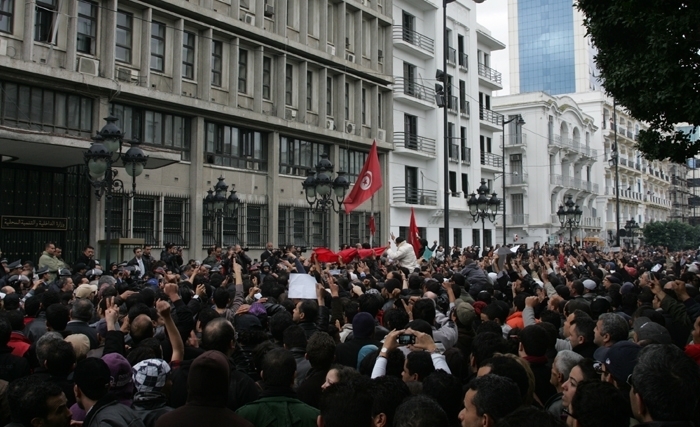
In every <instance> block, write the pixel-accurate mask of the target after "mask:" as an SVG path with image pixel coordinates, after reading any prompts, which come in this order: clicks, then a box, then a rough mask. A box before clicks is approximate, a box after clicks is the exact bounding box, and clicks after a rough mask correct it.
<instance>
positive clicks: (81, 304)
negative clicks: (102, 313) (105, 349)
mask: <svg viewBox="0 0 700 427" xmlns="http://www.w3.org/2000/svg"><path fill="white" fill-rule="evenodd" d="M94 314H95V306H94V305H92V302H91V301H90V300H89V299H87V298H80V299H77V300H75V302H73V307H72V308H71V311H70V318H71V320H70V322H68V324H67V325H66V331H69V332H71V333H74V334H85V336H87V337H88V338H89V339H90V349H93V350H94V349H96V348H97V347H99V346H100V341H99V339H98V338H97V329H95V328H91V327H90V325H89V324H88V322H89V321H90V320H91V319H92V316H93V315H94Z"/></svg>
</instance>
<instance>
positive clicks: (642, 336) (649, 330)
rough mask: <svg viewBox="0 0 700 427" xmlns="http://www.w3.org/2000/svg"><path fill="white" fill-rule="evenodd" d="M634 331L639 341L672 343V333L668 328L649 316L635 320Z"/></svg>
mask: <svg viewBox="0 0 700 427" xmlns="http://www.w3.org/2000/svg"><path fill="white" fill-rule="evenodd" d="M633 328H634V333H635V334H637V341H652V342H653V343H654V344H672V343H673V341H672V340H671V334H669V332H668V329H666V328H664V327H663V326H661V325H659V324H658V323H656V322H653V321H652V320H651V319H649V318H648V317H638V318H637V320H635V321H634V325H633Z"/></svg>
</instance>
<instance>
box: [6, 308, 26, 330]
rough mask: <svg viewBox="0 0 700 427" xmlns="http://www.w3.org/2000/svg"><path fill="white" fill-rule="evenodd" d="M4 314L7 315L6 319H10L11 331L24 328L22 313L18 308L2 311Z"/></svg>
mask: <svg viewBox="0 0 700 427" xmlns="http://www.w3.org/2000/svg"><path fill="white" fill-rule="evenodd" d="M4 314H5V316H7V320H9V321H10V326H11V327H12V330H13V331H22V330H24V316H22V313H20V312H19V311H18V310H9V311H6V312H4Z"/></svg>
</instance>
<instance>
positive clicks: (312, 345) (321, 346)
mask: <svg viewBox="0 0 700 427" xmlns="http://www.w3.org/2000/svg"><path fill="white" fill-rule="evenodd" d="M306 358H307V359H308V360H309V364H311V367H312V368H316V369H324V370H327V369H328V368H330V366H331V365H332V364H333V360H335V341H334V340H333V338H332V337H331V336H330V335H328V334H327V333H325V332H320V331H319V332H316V333H315V334H313V335H311V338H309V341H308V342H307V343H306Z"/></svg>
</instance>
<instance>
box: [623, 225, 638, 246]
mask: <svg viewBox="0 0 700 427" xmlns="http://www.w3.org/2000/svg"><path fill="white" fill-rule="evenodd" d="M625 230H627V235H628V236H630V237H631V238H632V249H634V237H635V236H636V235H637V230H639V224H637V221H635V220H634V218H630V219H628V220H627V223H626V224H625Z"/></svg>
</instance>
